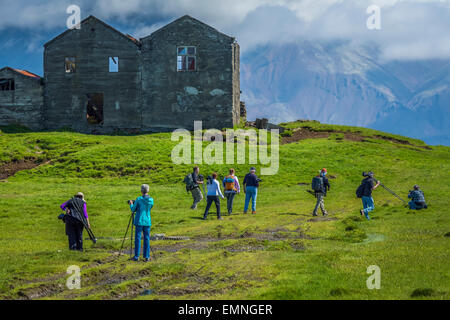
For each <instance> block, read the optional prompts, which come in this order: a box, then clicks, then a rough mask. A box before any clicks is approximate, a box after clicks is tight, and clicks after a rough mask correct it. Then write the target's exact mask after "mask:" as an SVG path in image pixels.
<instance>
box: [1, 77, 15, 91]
mask: <svg viewBox="0 0 450 320" xmlns="http://www.w3.org/2000/svg"><path fill="white" fill-rule="evenodd" d="M15 89H16V85H15V83H14V79H0V91H11V90H15Z"/></svg>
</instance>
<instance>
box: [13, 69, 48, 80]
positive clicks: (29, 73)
mask: <svg viewBox="0 0 450 320" xmlns="http://www.w3.org/2000/svg"><path fill="white" fill-rule="evenodd" d="M11 69H13V70H14V71H16V72H18V73H20V74H23V75H24V76H27V77H32V78H38V79H40V78H41V77H40V76H38V75H37V74H34V73H31V72H30V71H27V70H20V69H15V68H11Z"/></svg>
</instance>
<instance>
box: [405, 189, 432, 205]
mask: <svg viewBox="0 0 450 320" xmlns="http://www.w3.org/2000/svg"><path fill="white" fill-rule="evenodd" d="M408 198H409V199H411V201H409V202H408V205H409V209H411V210H422V209H427V208H428V206H427V203H426V202H425V195H424V194H423V191H422V190H420V187H419V186H418V185H417V184H416V185H415V186H414V190H412V191H410V192H409V195H408Z"/></svg>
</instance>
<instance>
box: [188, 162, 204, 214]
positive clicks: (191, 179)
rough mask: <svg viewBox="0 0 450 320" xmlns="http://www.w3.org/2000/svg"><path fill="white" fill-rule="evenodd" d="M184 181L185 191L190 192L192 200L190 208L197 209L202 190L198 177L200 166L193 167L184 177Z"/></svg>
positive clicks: (201, 198)
mask: <svg viewBox="0 0 450 320" xmlns="http://www.w3.org/2000/svg"><path fill="white" fill-rule="evenodd" d="M184 183H185V184H186V191H187V192H191V194H192V199H193V200H194V202H193V203H192V206H191V209H192V210H194V209H197V205H198V203H199V202H200V201H202V200H203V195H202V191H201V190H200V185H201V184H203V181H202V179H201V178H200V168H199V167H194V170H193V172H192V173H190V174H188V175H187V176H186V177H185V178H184Z"/></svg>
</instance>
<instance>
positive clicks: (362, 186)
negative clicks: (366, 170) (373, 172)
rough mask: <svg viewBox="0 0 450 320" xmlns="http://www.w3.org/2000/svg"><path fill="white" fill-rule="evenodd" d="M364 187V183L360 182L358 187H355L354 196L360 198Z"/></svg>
mask: <svg viewBox="0 0 450 320" xmlns="http://www.w3.org/2000/svg"><path fill="white" fill-rule="evenodd" d="M364 188H365V186H364V183H361V184H360V185H359V187H358V189H356V196H357V197H358V198H360V199H361V198H362V197H363V195H364Z"/></svg>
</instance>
